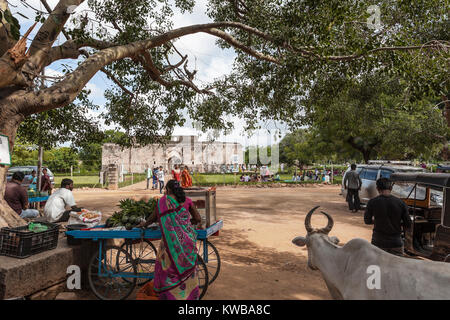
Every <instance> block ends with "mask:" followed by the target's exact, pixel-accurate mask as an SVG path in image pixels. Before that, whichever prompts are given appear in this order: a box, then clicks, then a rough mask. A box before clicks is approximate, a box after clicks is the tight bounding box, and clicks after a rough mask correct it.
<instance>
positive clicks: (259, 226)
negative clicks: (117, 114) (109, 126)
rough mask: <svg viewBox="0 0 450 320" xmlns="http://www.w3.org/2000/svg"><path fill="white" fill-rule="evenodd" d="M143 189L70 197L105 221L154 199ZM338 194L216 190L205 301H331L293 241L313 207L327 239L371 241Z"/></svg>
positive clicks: (327, 189) (359, 216)
mask: <svg viewBox="0 0 450 320" xmlns="http://www.w3.org/2000/svg"><path fill="white" fill-rule="evenodd" d="M144 188H145V184H144V183H140V184H136V185H134V186H130V187H127V188H123V189H120V190H118V191H107V190H74V196H75V199H76V201H77V204H78V205H80V206H83V207H86V208H88V209H92V210H100V211H102V213H103V214H104V216H105V217H107V216H110V215H111V214H113V213H114V211H115V210H118V206H117V205H118V201H119V200H120V199H123V198H127V197H132V196H136V195H138V196H139V195H145V194H157V193H156V192H155V191H148V190H145V189H144ZM339 193H340V187H339V186H309V187H297V188H289V187H287V188H231V187H227V188H225V187H224V188H221V187H218V188H217V211H218V216H219V218H220V219H223V221H224V228H223V229H222V230H221V231H220V235H219V236H218V237H211V238H210V241H211V242H213V243H214V244H215V245H216V247H217V248H218V250H219V253H220V257H221V260H222V266H221V271H220V274H219V276H218V278H217V280H216V281H215V282H214V283H213V284H212V285H211V286H210V287H209V288H208V292H207V294H206V296H205V297H204V299H217V300H222V299H223V300H233V299H275V300H276V299H293V300H297V299H331V296H330V295H329V293H328V290H327V288H326V285H325V283H324V281H323V280H322V277H321V275H320V272H319V271H312V270H309V269H308V268H307V264H306V262H307V251H306V248H300V247H297V246H295V245H294V244H292V242H291V241H292V239H293V238H294V237H296V236H298V235H305V234H306V230H305V227H304V218H305V215H306V213H307V212H308V211H309V210H310V209H311V208H312V207H314V206H316V205H320V206H321V207H320V209H321V210H323V211H326V212H328V213H330V214H331V215H332V217H333V219H334V227H333V230H332V231H331V232H330V235H334V236H337V237H338V238H339V239H340V241H341V244H344V243H346V242H348V241H349V240H351V239H353V238H363V239H366V240H369V241H370V238H371V234H372V227H371V226H367V225H365V224H364V221H363V211H359V212H358V213H351V212H350V211H348V208H347V204H346V203H345V201H344V199H343V198H342V196H340V195H339ZM312 224H313V226H314V227H323V226H325V225H326V218H325V217H324V216H323V215H320V214H317V215H316V216H313V219H312ZM130 298H132V296H130Z"/></svg>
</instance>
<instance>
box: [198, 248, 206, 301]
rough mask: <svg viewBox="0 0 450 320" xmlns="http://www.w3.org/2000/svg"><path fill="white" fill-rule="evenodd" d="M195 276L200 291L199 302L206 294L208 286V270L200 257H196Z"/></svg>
mask: <svg viewBox="0 0 450 320" xmlns="http://www.w3.org/2000/svg"><path fill="white" fill-rule="evenodd" d="M196 271H197V276H198V288H199V291H200V294H199V297H198V299H199V300H201V299H202V298H203V296H204V295H205V294H206V291H207V290H208V285H209V276H208V268H207V267H206V264H205V263H204V262H203V259H202V257H200V256H199V255H197V270H196Z"/></svg>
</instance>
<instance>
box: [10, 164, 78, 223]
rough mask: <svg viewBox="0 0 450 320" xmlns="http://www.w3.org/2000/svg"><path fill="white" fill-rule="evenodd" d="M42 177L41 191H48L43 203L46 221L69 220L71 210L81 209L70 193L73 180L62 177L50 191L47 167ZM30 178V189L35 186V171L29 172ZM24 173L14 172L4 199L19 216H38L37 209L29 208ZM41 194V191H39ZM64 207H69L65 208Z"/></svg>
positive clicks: (27, 217) (28, 217)
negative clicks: (56, 186)
mask: <svg viewBox="0 0 450 320" xmlns="http://www.w3.org/2000/svg"><path fill="white" fill-rule="evenodd" d="M42 171H43V177H42V179H41V181H42V183H41V192H50V193H51V195H50V196H49V198H48V200H47V201H44V202H42V203H43V204H44V217H45V219H46V220H47V221H48V222H53V223H58V222H66V221H68V220H69V214H70V212H71V211H78V212H79V211H81V208H78V207H77V206H76V203H75V199H74V197H73V194H72V190H73V181H72V180H71V179H63V180H62V181H61V187H60V188H59V189H58V190H56V191H55V192H51V191H52V184H51V181H50V177H49V176H48V173H47V169H43V170H42ZM31 176H32V179H30V180H31V181H30V182H31V184H30V186H29V188H30V189H34V190H35V188H36V184H37V182H36V171H35V170H33V172H32V173H31ZM24 180H25V174H24V173H23V172H14V174H13V175H12V177H11V181H9V182H8V183H7V184H6V188H5V189H6V190H5V201H6V202H7V203H8V205H9V206H10V207H11V209H13V210H14V211H15V212H16V213H17V214H18V215H19V216H20V217H21V218H24V219H33V218H37V217H38V216H39V211H38V210H36V209H31V208H29V202H28V193H27V188H26V187H25V186H23V185H22V184H23V182H24ZM41 195H42V193H41ZM66 208H70V209H68V210H66Z"/></svg>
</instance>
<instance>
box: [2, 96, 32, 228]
mask: <svg viewBox="0 0 450 320" xmlns="http://www.w3.org/2000/svg"><path fill="white" fill-rule="evenodd" d="M22 120H23V116H22V115H18V114H17V113H15V112H13V111H12V110H11V106H10V105H7V104H5V103H2V102H1V100H0V133H1V134H4V135H6V136H8V138H9V151H10V153H12V151H13V147H14V141H15V139H16V133H17V129H18V127H19V124H20V122H21V121H22ZM7 172H8V166H5V165H0V228H2V227H18V226H22V225H25V224H26V222H25V220H23V219H22V218H20V217H19V215H18V214H17V212H15V211H14V210H13V209H11V207H10V206H9V205H8V203H7V202H6V201H5V198H4V196H5V188H6V173H7Z"/></svg>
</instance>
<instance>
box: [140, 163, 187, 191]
mask: <svg viewBox="0 0 450 320" xmlns="http://www.w3.org/2000/svg"><path fill="white" fill-rule="evenodd" d="M171 175H172V179H173V180H175V181H178V182H180V184H181V187H182V188H189V187H192V177H191V175H190V173H189V168H188V167H187V166H183V169H181V167H180V166H179V165H178V164H176V165H175V166H174V169H173V170H172V172H171ZM150 180H152V182H153V183H152V190H156V189H158V187H159V193H163V189H164V185H165V171H164V168H163V167H162V166H160V167H159V168H158V167H156V168H153V169H151V168H147V189H149V186H150Z"/></svg>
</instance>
